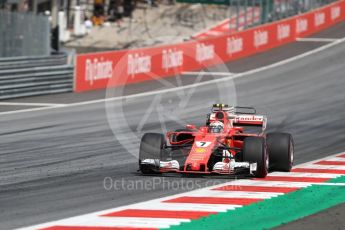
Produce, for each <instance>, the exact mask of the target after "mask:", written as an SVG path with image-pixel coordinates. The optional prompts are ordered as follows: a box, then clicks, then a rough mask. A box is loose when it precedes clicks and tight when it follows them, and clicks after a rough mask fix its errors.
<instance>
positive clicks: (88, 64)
mask: <svg viewBox="0 0 345 230" xmlns="http://www.w3.org/2000/svg"><path fill="white" fill-rule="evenodd" d="M343 20H345V0H341V1H338V2H335V3H332V4H330V5H327V6H325V7H322V8H319V9H317V10H314V11H311V12H308V13H305V14H301V15H298V16H294V17H291V18H288V19H285V20H281V21H277V22H274V23H270V24H266V25H263V26H259V27H255V28H252V29H249V30H246V31H242V32H238V33H236V34H233V35H223V36H219V37H213V38H206V39H201V40H197V41H188V42H184V43H181V44H175V45H166V46H158V47H153V48H142V49H134V50H123V51H111V52H102V53H90V54H82V55H78V56H77V58H76V79H75V91H76V92H83V91H88V90H95V89H104V88H107V87H115V86H121V85H125V84H131V83H137V82H142V81H147V80H153V79H157V78H164V77H169V76H174V75H176V74H179V73H181V72H183V71H195V70H200V69H202V68H205V67H209V66H212V65H217V64H220V63H222V62H227V61H231V60H236V59H238V58H242V57H246V56H249V55H252V54H254V53H258V52H263V51H266V50H268V49H271V48H274V47H277V46H280V45H283V44H286V43H289V42H293V41H295V40H296V38H298V37H305V36H307V35H310V34H313V33H315V32H318V31H320V30H323V29H325V28H327V27H330V26H331V25H334V24H336V23H338V22H340V21H343Z"/></svg>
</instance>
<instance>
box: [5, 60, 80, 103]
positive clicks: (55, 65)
mask: <svg viewBox="0 0 345 230" xmlns="http://www.w3.org/2000/svg"><path fill="white" fill-rule="evenodd" d="M66 58H67V56H65V55H57V56H54V55H53V56H48V57H20V58H6V59H0V99H9V98H17V97H25V96H35V95H43V94H53V93H62V92H71V91H72V90H73V74H74V68H73V66H71V65H67V64H66V62H67V60H66Z"/></svg>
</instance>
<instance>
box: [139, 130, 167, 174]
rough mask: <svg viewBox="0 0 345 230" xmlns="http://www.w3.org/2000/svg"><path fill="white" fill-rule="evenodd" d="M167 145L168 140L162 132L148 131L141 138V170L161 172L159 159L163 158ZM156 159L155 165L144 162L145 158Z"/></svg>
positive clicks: (147, 172)
mask: <svg viewBox="0 0 345 230" xmlns="http://www.w3.org/2000/svg"><path fill="white" fill-rule="evenodd" d="M165 145H166V140H165V137H164V135H163V134H160V133H146V134H144V136H143V137H142V138H141V143H140V150H139V170H140V171H141V172H142V173H143V174H155V173H159V161H160V160H161V158H162V154H163V149H164V146H165ZM147 159H151V160H154V162H155V165H151V164H142V161H143V160H147Z"/></svg>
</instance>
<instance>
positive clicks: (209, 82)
mask: <svg viewBox="0 0 345 230" xmlns="http://www.w3.org/2000/svg"><path fill="white" fill-rule="evenodd" d="M343 42H345V38H342V39H339V40H337V41H335V42H332V43H329V44H327V45H324V46H321V47H319V48H316V49H314V50H311V51H308V52H305V53H303V54H300V55H297V56H294V57H291V58H288V59H285V60H283V61H279V62H276V63H274V64H271V65H267V66H263V67H260V68H256V69H253V70H249V71H246V72H243V73H239V74H235V75H233V76H232V77H229V78H220V79H214V80H210V81H205V82H199V83H197V84H193V85H185V86H180V87H174V88H171V89H163V90H156V91H150V92H145V93H139V94H134V95H129V96H122V97H113V98H106V99H99V100H91V101H85V102H78V103H71V104H67V105H64V106H60V107H48V108H35V109H25V110H17V111H7V112H2V113H0V115H8V114H16V113H25V112H35V111H42V110H48V109H58V108H63V107H74V106H83V105H89V104H94V103H104V102H109V101H118V100H124V99H132V98H138V97H146V96H152V95H156V94H164V93H168V92H173V91H178V90H185V89H189V88H193V87H200V86H204V85H209V84H213V83H218V82H224V81H229V80H233V79H237V78H241V77H246V76H249V75H252V74H255V73H258V72H261V71H265V70H268V69H272V68H276V67H279V66H282V65H285V64H288V63H290V62H293V61H296V60H299V59H302V58H305V57H308V56H311V55H314V54H316V53H319V52H321V51H324V50H326V49H329V48H331V47H333V46H336V45H338V44H341V43H343Z"/></svg>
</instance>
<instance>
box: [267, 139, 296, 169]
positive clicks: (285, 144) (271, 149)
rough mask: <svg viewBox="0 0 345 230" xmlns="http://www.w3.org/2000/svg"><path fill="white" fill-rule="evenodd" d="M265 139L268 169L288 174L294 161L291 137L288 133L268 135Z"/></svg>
mask: <svg viewBox="0 0 345 230" xmlns="http://www.w3.org/2000/svg"><path fill="white" fill-rule="evenodd" d="M266 139H267V149H268V153H269V156H270V169H271V170H276V171H283V172H290V171H291V168H292V165H293V159H294V143H293V138H292V135H291V134H289V133H269V134H267V138H266Z"/></svg>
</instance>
